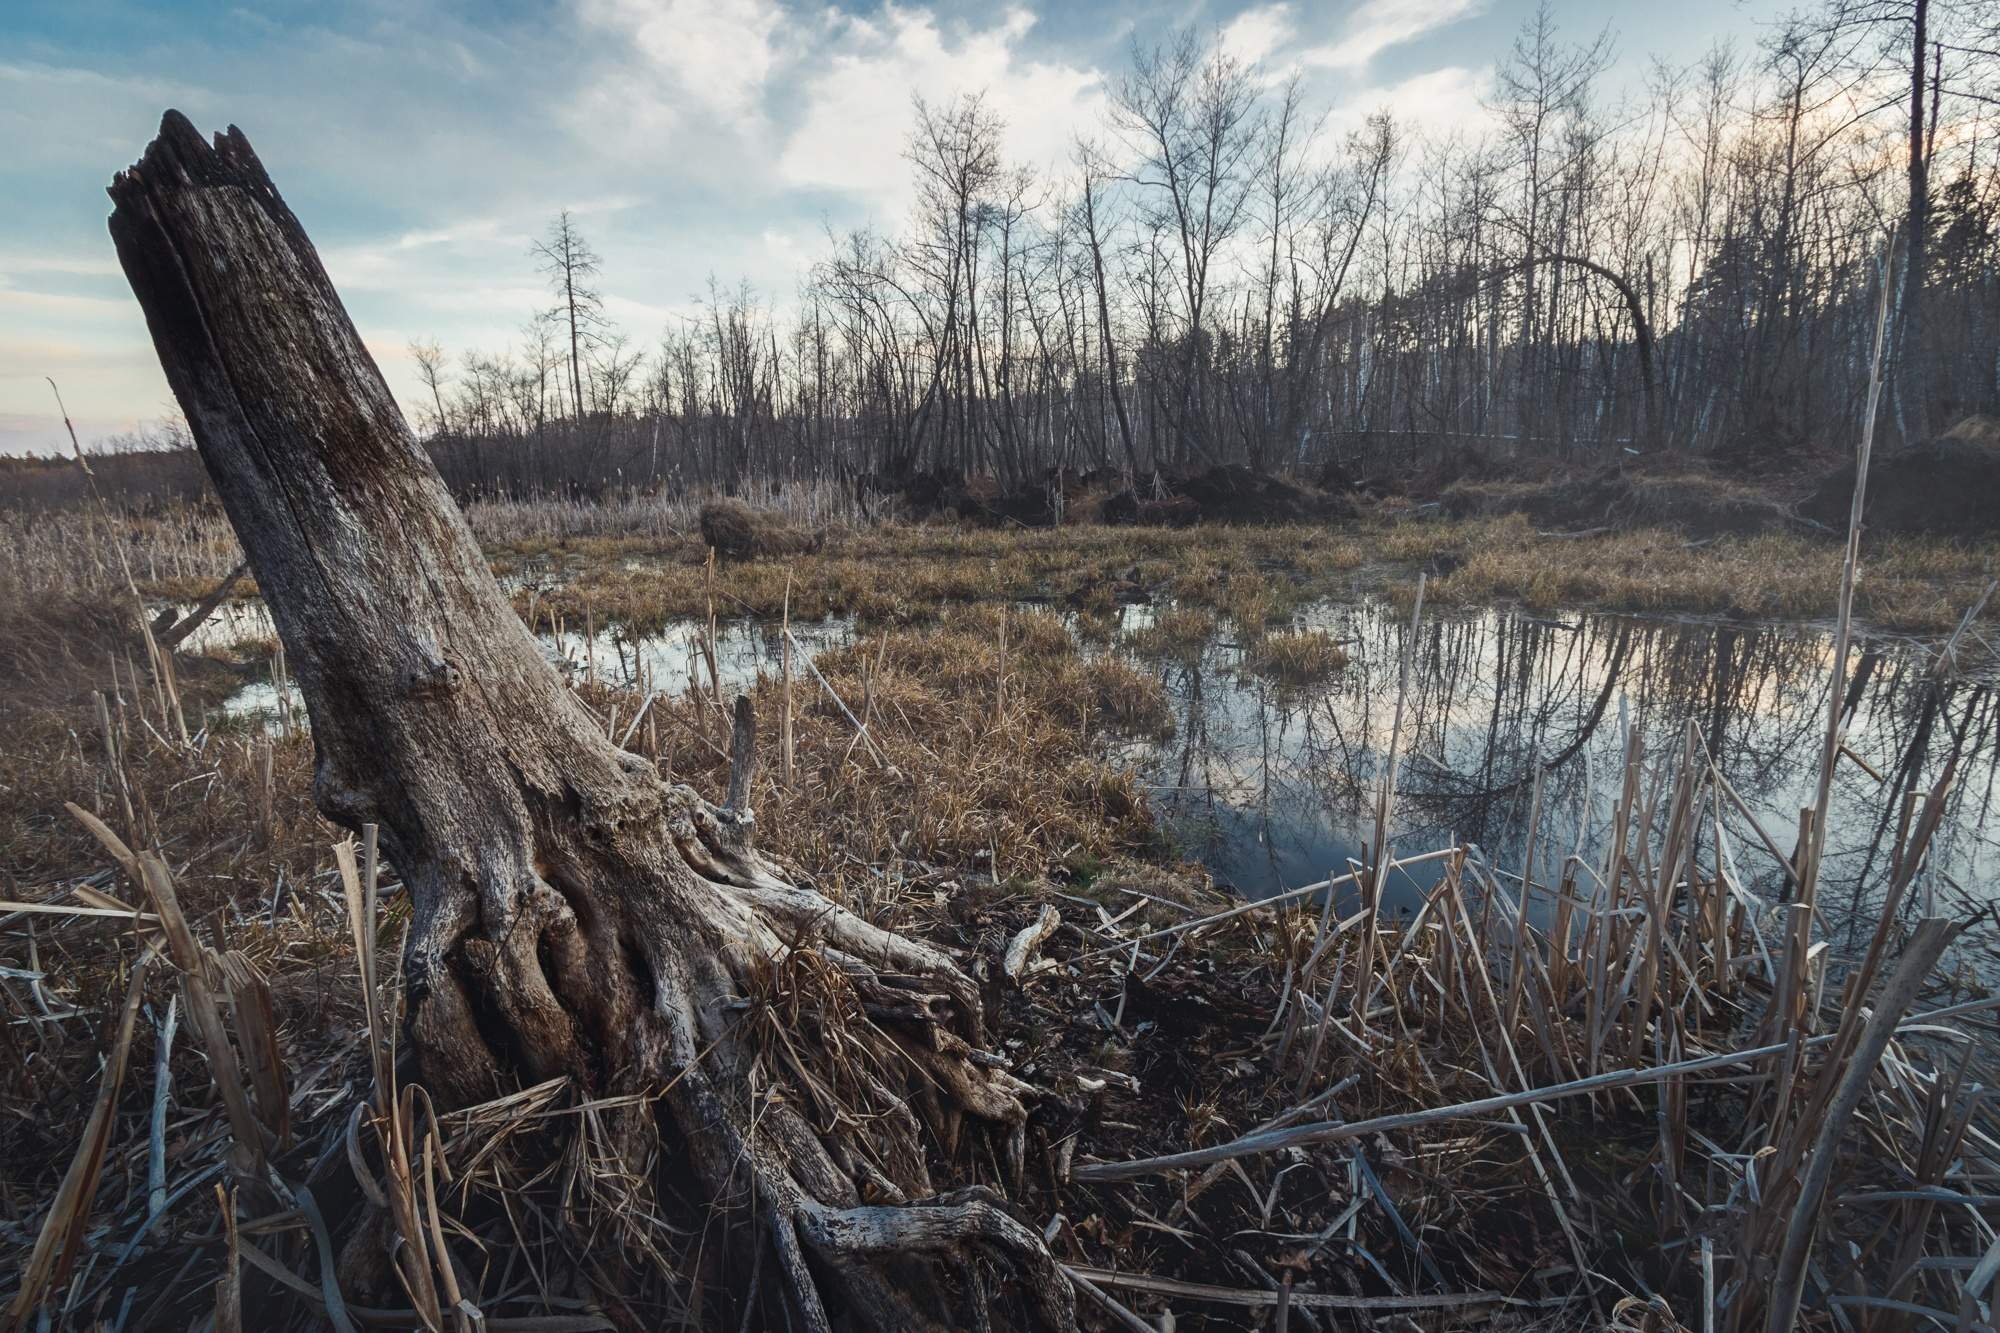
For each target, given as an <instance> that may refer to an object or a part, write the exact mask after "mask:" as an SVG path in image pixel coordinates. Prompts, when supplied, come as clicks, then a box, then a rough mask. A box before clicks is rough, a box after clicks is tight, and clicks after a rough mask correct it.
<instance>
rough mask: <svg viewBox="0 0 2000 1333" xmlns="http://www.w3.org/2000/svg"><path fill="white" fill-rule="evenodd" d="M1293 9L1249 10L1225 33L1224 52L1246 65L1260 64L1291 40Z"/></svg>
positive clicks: (1264, 8)
mask: <svg viewBox="0 0 2000 1333" xmlns="http://www.w3.org/2000/svg"><path fill="white" fill-rule="evenodd" d="M1292 36H1293V29H1292V7H1291V6H1290V5H1289V4H1276V5H1264V6H1261V7H1260V8H1257V9H1246V10H1244V11H1243V12H1242V13H1241V14H1238V15H1237V16H1236V17H1235V18H1233V19H1231V20H1230V21H1229V23H1228V25H1227V26H1225V27H1224V28H1223V30H1222V49H1223V50H1225V51H1227V52H1229V54H1231V55H1233V56H1235V57H1236V58H1237V59H1238V60H1241V61H1243V62H1244V63H1246V64H1252V65H1255V64H1261V63H1263V62H1264V61H1266V60H1269V59H1270V58H1271V56H1272V55H1273V54H1274V53H1276V52H1277V51H1279V50H1280V49H1282V48H1283V47H1284V46H1285V45H1286V44H1287V43H1289V42H1290V41H1291V40H1292Z"/></svg>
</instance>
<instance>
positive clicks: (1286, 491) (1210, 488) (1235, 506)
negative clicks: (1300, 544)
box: [1174, 463, 1355, 523]
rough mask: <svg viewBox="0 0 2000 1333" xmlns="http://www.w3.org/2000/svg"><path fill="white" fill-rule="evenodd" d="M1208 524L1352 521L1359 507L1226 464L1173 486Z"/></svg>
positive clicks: (1318, 492)
mask: <svg viewBox="0 0 2000 1333" xmlns="http://www.w3.org/2000/svg"><path fill="white" fill-rule="evenodd" d="M1174 490H1175V491H1177V492H1178V493H1179V494H1180V495H1181V496H1182V497H1183V498H1184V499H1187V500H1190V501H1192V502H1193V503H1194V505H1195V507H1196V508H1197V509H1198V510H1200V512H1201V518H1202V521H1203V522H1206V523H1317V522H1323V521H1325V520H1327V519H1335V518H1353V517H1354V514H1355V509H1354V503H1353V502H1352V501H1351V500H1349V499H1347V498H1346V497H1345V496H1341V495H1329V494H1327V493H1326V492H1324V491H1321V490H1317V489H1314V488H1312V487H1307V486H1299V485H1295V484H1294V483H1292V482H1289V481H1286V480H1285V479H1284V478H1283V477H1274V476H1270V475H1268V474H1266V473H1262V472H1253V471H1252V470H1250V469H1249V468H1247V467H1243V466H1242V465H1240V464H1237V463H1223V464H1220V465H1218V466H1216V467H1212V468H1210V469H1209V470H1208V471H1206V472H1202V473H1198V474H1196V475H1195V476H1192V477H1187V478H1185V479H1183V480H1182V481H1181V482H1179V483H1178V484H1177V485H1175V486H1174Z"/></svg>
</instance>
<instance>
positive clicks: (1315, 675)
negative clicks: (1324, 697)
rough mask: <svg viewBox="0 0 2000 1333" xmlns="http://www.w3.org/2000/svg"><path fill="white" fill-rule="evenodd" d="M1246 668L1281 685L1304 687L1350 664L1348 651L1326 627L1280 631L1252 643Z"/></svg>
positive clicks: (1245, 661)
mask: <svg viewBox="0 0 2000 1333" xmlns="http://www.w3.org/2000/svg"><path fill="white" fill-rule="evenodd" d="M1243 664H1244V667H1245V668H1246V669H1247V670H1249V671H1250V672H1251V673H1252V674H1254V675H1258V676H1262V677H1264V678H1265V679H1267V680H1270V681H1274V682H1276V683H1277V684H1279V685H1285V686H1290V687H1293V688H1303V687H1305V686H1308V685H1320V684H1324V683H1325V682H1326V681H1329V680H1331V679H1333V677H1334V676H1336V675H1338V674H1339V673H1340V670H1341V668H1342V667H1345V666H1346V665H1347V650H1346V649H1345V648H1342V647H1341V646H1340V641H1339V640H1338V639H1335V638H1334V637H1333V636H1332V635H1331V634H1328V633H1327V632H1326V631H1325V630H1318V629H1301V630H1280V631H1277V632H1276V633H1272V634H1266V635H1264V636H1262V637H1261V638H1259V639H1257V640H1256V641H1254V642H1253V643H1251V644H1250V645H1249V646H1248V647H1247V648H1246V649H1245V650H1244V654H1243Z"/></svg>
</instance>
